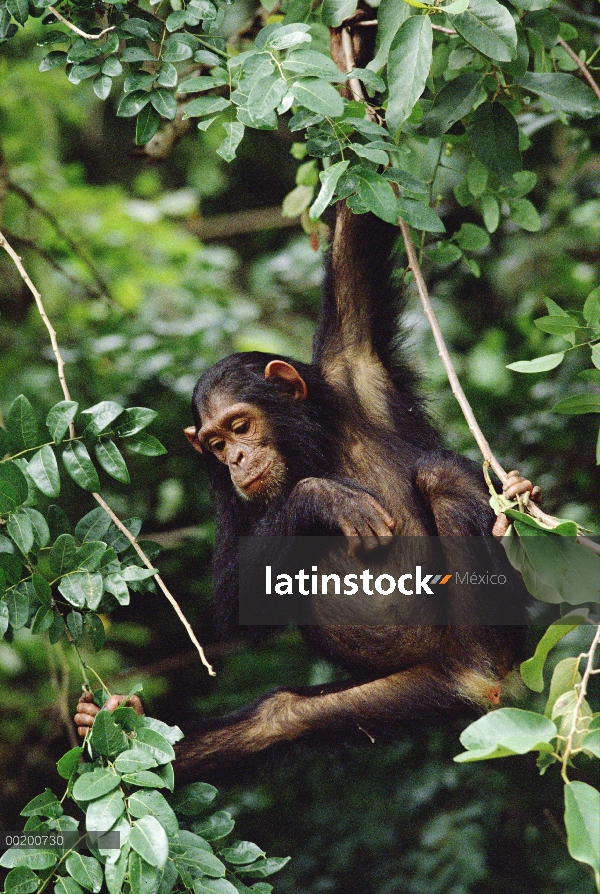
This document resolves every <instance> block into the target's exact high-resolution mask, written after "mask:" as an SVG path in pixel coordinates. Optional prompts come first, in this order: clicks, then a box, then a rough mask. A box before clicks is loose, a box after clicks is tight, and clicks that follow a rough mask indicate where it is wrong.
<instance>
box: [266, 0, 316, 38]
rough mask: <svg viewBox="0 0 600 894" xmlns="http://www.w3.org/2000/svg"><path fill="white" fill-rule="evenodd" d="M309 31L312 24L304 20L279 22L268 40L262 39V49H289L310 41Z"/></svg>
mask: <svg viewBox="0 0 600 894" xmlns="http://www.w3.org/2000/svg"><path fill="white" fill-rule="evenodd" d="M326 2H327V0H326ZM309 32H310V25H307V24H305V23H304V22H294V23H292V24H290V25H279V24H277V25H276V27H275V28H274V29H273V30H271V31H270V32H269V35H268V37H267V38H266V40H264V41H260V43H261V44H262V46H261V47H260V49H263V48H264V49H270V50H287V49H289V48H290V47H295V46H297V45H298V44H301V43H310V41H311V40H312V37H311V35H310V33H309ZM263 34H264V31H263ZM256 45H257V46H258V45H259V41H257V43H256Z"/></svg>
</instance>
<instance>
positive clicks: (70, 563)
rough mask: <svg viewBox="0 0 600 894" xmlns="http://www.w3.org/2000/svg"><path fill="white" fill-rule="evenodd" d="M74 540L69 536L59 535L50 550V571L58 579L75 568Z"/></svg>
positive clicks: (75, 549) (75, 550)
mask: <svg viewBox="0 0 600 894" xmlns="http://www.w3.org/2000/svg"><path fill="white" fill-rule="evenodd" d="M76 552H77V548H76V545H75V539H74V538H73V537H71V535H70V534H61V535H60V537H58V538H57V539H56V542H55V543H54V546H53V547H52V549H51V550H50V559H49V561H50V570H51V571H53V572H54V574H56V575H57V576H59V577H62V575H63V574H67V573H68V572H69V571H72V570H73V568H74V567H75V553H76Z"/></svg>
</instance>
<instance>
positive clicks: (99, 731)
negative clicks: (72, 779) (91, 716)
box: [82, 711, 129, 829]
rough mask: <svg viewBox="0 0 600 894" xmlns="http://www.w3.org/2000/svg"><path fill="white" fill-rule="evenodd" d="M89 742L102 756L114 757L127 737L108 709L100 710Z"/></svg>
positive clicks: (126, 743)
mask: <svg viewBox="0 0 600 894" xmlns="http://www.w3.org/2000/svg"><path fill="white" fill-rule="evenodd" d="M91 743H92V746H93V748H94V750H95V751H96V752H97V753H98V754H101V755H102V756H103V757H114V756H115V755H117V754H120V753H121V752H122V751H125V749H126V748H127V747H128V744H129V739H128V738H127V736H126V735H125V733H124V732H123V730H122V729H121V727H120V726H119V725H118V724H117V723H115V721H114V719H113V717H112V716H111V714H110V712H109V711H100V713H99V714H97V715H96V719H95V720H94V725H93V727H92V735H91ZM82 778H84V777H82ZM110 825H112V823H111V824H110ZM110 825H109V826H106V829H110Z"/></svg>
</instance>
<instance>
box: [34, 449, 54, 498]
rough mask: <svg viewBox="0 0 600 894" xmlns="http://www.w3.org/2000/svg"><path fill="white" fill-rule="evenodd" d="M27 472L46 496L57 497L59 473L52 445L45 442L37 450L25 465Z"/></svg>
mask: <svg viewBox="0 0 600 894" xmlns="http://www.w3.org/2000/svg"><path fill="white" fill-rule="evenodd" d="M27 472H28V474H29V475H30V476H31V478H32V479H33V481H34V483H35V485H36V487H37V488H38V489H39V490H40V491H41V492H42V493H43V494H44V495H45V496H46V497H58V495H59V494H60V475H59V473H58V464H57V462H56V457H55V455H54V451H53V450H52V447H50V446H49V445H48V444H46V445H45V446H44V447H42V448H41V450H38V452H37V453H35V454H34V455H33V457H32V459H31V460H30V462H29V464H28V466H27Z"/></svg>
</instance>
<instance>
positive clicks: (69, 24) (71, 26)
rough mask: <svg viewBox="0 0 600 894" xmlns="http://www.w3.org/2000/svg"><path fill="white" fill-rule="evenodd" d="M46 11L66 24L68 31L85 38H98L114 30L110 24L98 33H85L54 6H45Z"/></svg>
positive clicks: (113, 26)
mask: <svg viewBox="0 0 600 894" xmlns="http://www.w3.org/2000/svg"><path fill="white" fill-rule="evenodd" d="M47 9H48V12H51V13H52V15H53V16H55V17H56V18H57V19H58V21H59V22H62V23H63V25H66V26H67V28H69V30H70V31H74V32H75V34H78V35H79V36H80V37H85V39H86V40H98V39H99V38H101V37H104V35H105V34H108V32H109V31H114V30H115V28H116V25H111V26H110V28H105V29H104V31H101V32H100V34H86V32H85V31H82V30H81V29H80V28H78V27H77V25H74V24H73V22H70V21H69V20H68V19H65V17H64V16H63V15H61V14H60V12H59V11H58V9H56V8H55V7H54V6H48V7H47Z"/></svg>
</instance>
